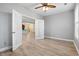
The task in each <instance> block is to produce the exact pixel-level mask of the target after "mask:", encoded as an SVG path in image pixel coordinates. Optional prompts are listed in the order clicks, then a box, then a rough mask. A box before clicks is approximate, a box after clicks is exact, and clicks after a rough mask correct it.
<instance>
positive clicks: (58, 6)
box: [0, 3, 75, 16]
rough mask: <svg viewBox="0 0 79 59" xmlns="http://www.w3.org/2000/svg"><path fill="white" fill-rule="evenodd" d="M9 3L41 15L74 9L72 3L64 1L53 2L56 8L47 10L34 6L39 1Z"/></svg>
mask: <svg viewBox="0 0 79 59" xmlns="http://www.w3.org/2000/svg"><path fill="white" fill-rule="evenodd" d="M6 4H7V3H6ZM6 4H5V3H4V4H3V3H2V4H0V6H2V5H6ZM8 4H9V3H8ZM11 4H12V5H15V6H21V7H24V8H25V9H28V10H30V11H33V12H35V13H37V14H39V15H41V16H47V15H53V14H57V13H61V12H65V11H69V10H72V9H74V6H75V4H74V3H67V5H64V3H53V4H54V5H56V8H52V9H50V10H48V11H47V12H44V11H43V10H42V9H35V7H36V6H38V5H40V3H10V4H9V5H11Z"/></svg>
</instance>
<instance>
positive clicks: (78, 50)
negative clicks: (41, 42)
mask: <svg viewBox="0 0 79 59" xmlns="http://www.w3.org/2000/svg"><path fill="white" fill-rule="evenodd" d="M73 43H74V46H75V48H76V51H77V53H78V55H79V49H78V48H77V45H76V43H75V41H73Z"/></svg>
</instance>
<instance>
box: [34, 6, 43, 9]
mask: <svg viewBox="0 0 79 59" xmlns="http://www.w3.org/2000/svg"><path fill="white" fill-rule="evenodd" d="M41 7H43V6H39V7H36V8H35V9H38V8H41Z"/></svg>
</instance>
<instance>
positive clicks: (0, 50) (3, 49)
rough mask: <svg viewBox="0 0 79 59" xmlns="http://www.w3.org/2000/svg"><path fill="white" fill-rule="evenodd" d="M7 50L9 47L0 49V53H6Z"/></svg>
mask: <svg viewBox="0 0 79 59" xmlns="http://www.w3.org/2000/svg"><path fill="white" fill-rule="evenodd" d="M8 49H11V46H8V47H4V48H1V49H0V52H3V51H6V50H8Z"/></svg>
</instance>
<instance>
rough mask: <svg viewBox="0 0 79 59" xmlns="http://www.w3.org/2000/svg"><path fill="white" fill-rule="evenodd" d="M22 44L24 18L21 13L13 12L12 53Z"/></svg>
mask: <svg viewBox="0 0 79 59" xmlns="http://www.w3.org/2000/svg"><path fill="white" fill-rule="evenodd" d="M21 44H22V16H21V14H20V13H19V12H17V11H15V10H13V11H12V51H14V50H16V49H17V48H18V47H20V46H21Z"/></svg>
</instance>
